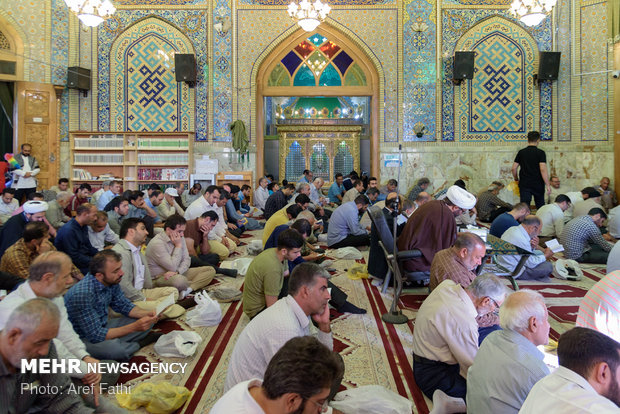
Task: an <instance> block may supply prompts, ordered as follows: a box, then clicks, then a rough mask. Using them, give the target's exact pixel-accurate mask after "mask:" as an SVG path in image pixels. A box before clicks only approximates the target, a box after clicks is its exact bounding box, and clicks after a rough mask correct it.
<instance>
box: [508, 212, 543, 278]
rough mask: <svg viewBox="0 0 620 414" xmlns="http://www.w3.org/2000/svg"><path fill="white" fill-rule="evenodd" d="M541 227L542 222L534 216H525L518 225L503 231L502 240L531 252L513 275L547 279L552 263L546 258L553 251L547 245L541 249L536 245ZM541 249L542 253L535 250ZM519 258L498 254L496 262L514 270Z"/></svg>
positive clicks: (517, 256) (518, 256)
mask: <svg viewBox="0 0 620 414" xmlns="http://www.w3.org/2000/svg"><path fill="white" fill-rule="evenodd" d="M541 228H542V222H541V221H540V219H539V218H538V217H536V216H531V215H530V216H527V217H525V219H523V223H521V225H519V226H515V227H511V228H509V229H508V230H506V231H505V232H504V235H503V236H502V240H506V241H507V242H508V243H512V244H514V245H515V246H518V247H520V248H522V249H523V250H526V251H528V252H530V253H532V254H531V255H530V256H529V257H528V258H527V261H526V262H525V265H524V266H523V268H522V269H521V272H519V274H518V275H515V276H513V277H514V278H519V279H520V280H540V281H544V280H548V279H549V275H550V274H551V272H553V265H552V264H551V262H549V261H548V259H549V258H550V257H551V256H553V252H552V251H551V249H549V248H548V247H547V248H545V249H544V250H542V248H539V247H538V234H540V229H541ZM538 249H540V250H542V253H543V254H540V253H539V252H537V250H538ZM520 259H521V256H520V255H500V256H498V258H497V262H498V263H499V264H500V265H502V266H503V267H505V268H506V269H508V270H509V271H511V272H512V271H514V270H515V268H516V267H517V264H518V263H519V260H520Z"/></svg>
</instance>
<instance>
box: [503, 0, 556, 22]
mask: <svg viewBox="0 0 620 414" xmlns="http://www.w3.org/2000/svg"><path fill="white" fill-rule="evenodd" d="M556 1H557V0H514V1H513V2H512V4H511V5H510V14H512V15H513V16H514V17H515V18H517V19H519V20H521V21H522V22H523V24H525V25H526V26H537V25H538V24H539V23H540V22H542V21H543V20H544V19H545V17H547V16H548V15H549V13H551V10H552V9H553V6H555V3H556Z"/></svg>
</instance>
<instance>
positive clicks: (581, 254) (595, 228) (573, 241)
mask: <svg viewBox="0 0 620 414" xmlns="http://www.w3.org/2000/svg"><path fill="white" fill-rule="evenodd" d="M606 218H607V214H605V212H604V211H603V210H602V209H601V208H593V209H592V210H590V211H589V212H588V215H587V216H580V217H575V218H574V219H572V220H571V221H569V222H568V223H566V225H565V226H564V230H562V234H561V235H560V243H561V244H562V246H564V257H565V258H567V259H572V260H576V261H578V262H580V263H600V264H605V263H607V257H608V256H609V251H610V250H611V248H612V247H613V245H612V244H611V243H609V242H608V241H607V240H610V241H611V240H613V237H612V236H610V235H609V234H601V231H600V230H599V227H601V226H602V225H603V222H604V221H605V219H606Z"/></svg>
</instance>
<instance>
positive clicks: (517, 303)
mask: <svg viewBox="0 0 620 414" xmlns="http://www.w3.org/2000/svg"><path fill="white" fill-rule="evenodd" d="M548 317H549V314H548V312H547V307H546V306H545V300H544V298H543V297H542V295H541V294H540V293H538V292H535V291H533V290H528V289H522V290H519V291H517V292H515V293H513V294H511V295H509V296H508V297H507V298H506V301H505V302H504V304H503V305H502V307H501V308H500V309H499V320H500V325H501V327H502V330H499V331H495V332H493V333H491V334H490V335H489V336H487V337H486V339H485V340H484V341H483V342H482V345H481V346H480V349H479V350H478V353H477V354H476V357H475V358H474V364H473V365H472V366H471V367H469V371H468V372H467V411H469V412H471V413H476V414H497V413H502V414H517V413H518V412H519V409H521V406H522V405H523V401H525V399H526V398H527V395H528V394H529V392H530V390H531V389H532V387H533V386H534V384H535V383H536V382H537V381H538V380H540V379H541V378H543V377H545V376H546V375H549V368H548V367H547V365H545V362H544V361H543V359H544V354H543V353H542V352H540V351H539V350H538V349H537V348H536V347H537V346H539V345H546V344H548V343H549V320H548Z"/></svg>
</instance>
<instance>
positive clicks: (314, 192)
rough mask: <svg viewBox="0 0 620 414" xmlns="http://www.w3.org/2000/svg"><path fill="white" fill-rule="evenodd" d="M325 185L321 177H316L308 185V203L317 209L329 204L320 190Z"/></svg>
mask: <svg viewBox="0 0 620 414" xmlns="http://www.w3.org/2000/svg"><path fill="white" fill-rule="evenodd" d="M323 184H325V180H323V179H322V178H321V177H316V178H315V179H314V181H312V184H311V185H310V195H309V197H310V201H311V202H312V204H314V205H315V206H317V207H324V206H326V205H327V204H329V199H328V198H326V197H324V196H323V193H322V192H321V188H322V187H323Z"/></svg>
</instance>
